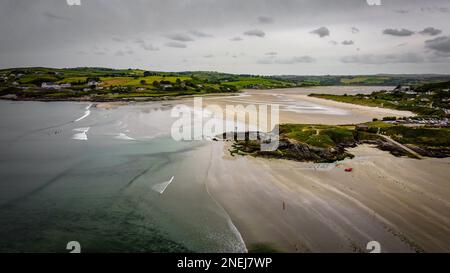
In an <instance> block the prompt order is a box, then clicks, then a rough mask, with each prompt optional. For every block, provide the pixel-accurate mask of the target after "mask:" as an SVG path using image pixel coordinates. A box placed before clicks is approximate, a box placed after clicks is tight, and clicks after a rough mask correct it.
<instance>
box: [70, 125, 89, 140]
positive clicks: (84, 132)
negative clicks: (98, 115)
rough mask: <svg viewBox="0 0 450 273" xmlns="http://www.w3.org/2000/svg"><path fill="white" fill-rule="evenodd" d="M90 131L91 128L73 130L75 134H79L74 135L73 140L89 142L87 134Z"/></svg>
mask: <svg viewBox="0 0 450 273" xmlns="http://www.w3.org/2000/svg"><path fill="white" fill-rule="evenodd" d="M89 129H90V127H86V128H77V129H73V130H74V131H75V132H79V133H77V134H74V135H73V136H72V139H75V140H88V137H87V132H88V131H89Z"/></svg>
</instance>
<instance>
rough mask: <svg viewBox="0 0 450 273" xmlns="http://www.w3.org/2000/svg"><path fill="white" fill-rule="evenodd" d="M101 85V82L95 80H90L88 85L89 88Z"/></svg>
mask: <svg viewBox="0 0 450 273" xmlns="http://www.w3.org/2000/svg"><path fill="white" fill-rule="evenodd" d="M100 83H101V82H98V81H94V80H90V81H88V83H87V85H89V86H93V85H95V86H97V85H99V84H100Z"/></svg>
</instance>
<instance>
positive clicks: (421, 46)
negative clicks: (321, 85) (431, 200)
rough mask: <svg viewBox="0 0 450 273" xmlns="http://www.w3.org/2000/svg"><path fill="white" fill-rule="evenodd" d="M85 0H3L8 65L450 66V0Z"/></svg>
mask: <svg viewBox="0 0 450 273" xmlns="http://www.w3.org/2000/svg"><path fill="white" fill-rule="evenodd" d="M77 1H79V0H38V1H37V0H1V1H0V37H1V38H0V39H1V42H0V67H3V68H4V67H22V66H49V67H75V66H102V67H113V68H143V69H150V70H164V71H185V70H214V71H222V72H231V73H251V74H298V75H302V74H309V75H311V74H314V75H323V74H374V73H401V74H403V73H445V74H448V73H450V29H449V28H450V19H449V18H450V1H449V0H422V1H419V0H381V2H382V5H381V6H369V5H368V4H367V1H366V0H277V1H275V0H245V1H243V0H81V5H79V6H78V5H68V2H70V3H73V2H75V3H76V2H77ZM370 2H377V0H371V1H370ZM268 53H270V54H268Z"/></svg>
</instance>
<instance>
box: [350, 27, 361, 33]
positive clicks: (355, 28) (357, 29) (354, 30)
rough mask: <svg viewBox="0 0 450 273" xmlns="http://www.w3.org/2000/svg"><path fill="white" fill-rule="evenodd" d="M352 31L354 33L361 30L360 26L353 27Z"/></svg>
mask: <svg viewBox="0 0 450 273" xmlns="http://www.w3.org/2000/svg"><path fill="white" fill-rule="evenodd" d="M351 31H352V33H353V34H355V33H358V32H359V28H357V27H352V28H351Z"/></svg>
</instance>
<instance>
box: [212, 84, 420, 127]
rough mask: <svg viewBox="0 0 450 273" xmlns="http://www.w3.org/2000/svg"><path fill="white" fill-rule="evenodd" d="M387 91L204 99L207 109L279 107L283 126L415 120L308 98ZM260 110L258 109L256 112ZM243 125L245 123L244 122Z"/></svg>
mask: <svg viewBox="0 0 450 273" xmlns="http://www.w3.org/2000/svg"><path fill="white" fill-rule="evenodd" d="M382 88H386V87H359V88H357V87H334V88H328V87H323V88H290V89H274V90H246V91H245V92H244V93H243V94H240V95H238V96H226V97H216V98H204V99H203V102H204V105H205V106H208V105H218V106H220V107H221V108H222V109H225V106H226V105H243V106H244V107H245V106H247V105H255V106H256V107H258V105H264V104H277V105H279V107H280V123H303V124H328V125H337V124H357V123H362V122H367V121H372V119H373V118H378V119H381V118H383V117H386V116H397V117H405V116H413V115H414V114H413V113H411V112H409V111H398V110H393V109H386V108H378V107H368V106H360V105H354V104H349V103H341V102H335V101H330V100H324V99H319V98H314V97H308V94H311V93H322V94H353V93H371V92H373V91H375V90H381V89H382ZM257 109H258V108H257ZM241 122H243V121H242V120H241Z"/></svg>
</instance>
